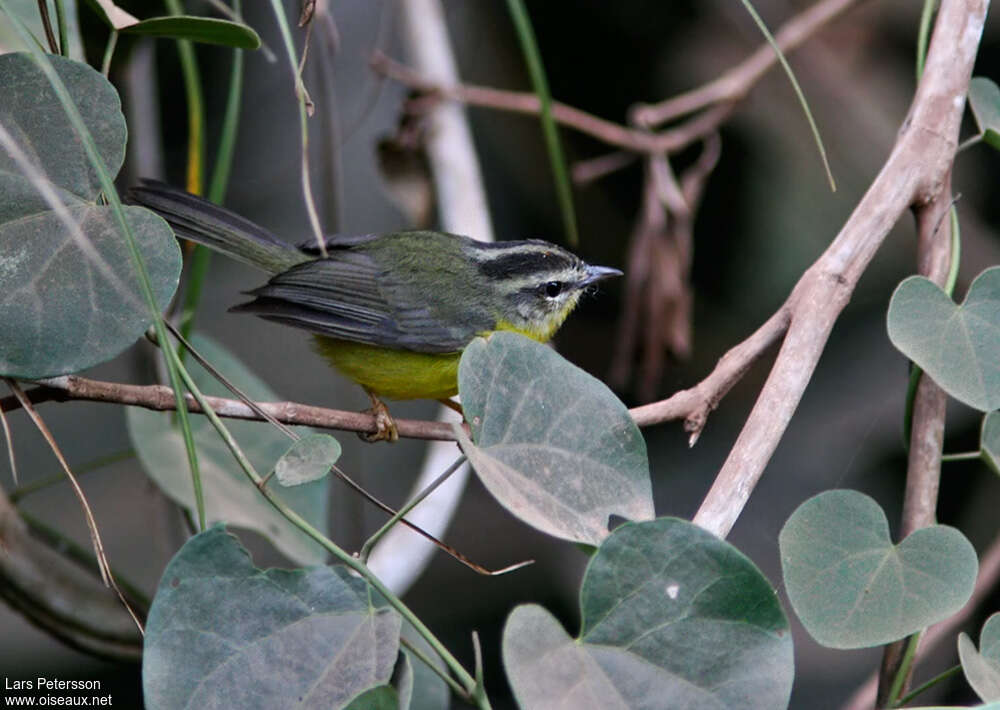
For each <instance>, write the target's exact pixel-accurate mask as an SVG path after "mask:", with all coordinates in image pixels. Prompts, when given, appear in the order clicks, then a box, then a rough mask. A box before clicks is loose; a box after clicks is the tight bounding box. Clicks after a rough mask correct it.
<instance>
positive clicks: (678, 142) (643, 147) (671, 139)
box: [371, 52, 732, 155]
mask: <svg viewBox="0 0 1000 710" xmlns="http://www.w3.org/2000/svg"><path fill="white" fill-rule="evenodd" d="M371 65H372V68H373V69H374V70H375V71H376V72H378V73H379V74H381V75H382V76H385V77H388V78H390V79H392V80H394V81H397V82H399V83H400V84H403V85H404V86H408V87H410V88H411V89H417V90H419V91H423V92H426V93H428V94H433V95H437V96H440V97H443V98H447V99H451V100H453V101H460V102H462V103H464V104H468V105H469V106H479V107H482V108H492V109H499V110H502V111H511V112H513V113H523V114H528V115H537V114H538V113H540V112H541V104H540V103H539V101H538V96H537V95H536V94H533V93H528V92H522V91H506V90H504V89H494V88H490V87H486V86H475V85H471V84H459V83H444V82H440V81H434V80H432V79H430V78H428V77H425V76H424V75H422V74H420V73H419V72H416V71H414V70H413V69H410V68H409V67H407V66H405V65H403V64H400V63H399V62H396V61H394V60H392V59H390V58H389V57H387V56H385V55H384V54H382V53H380V52H376V53H375V55H374V56H373V57H372V60H371ZM731 113H732V107H730V106H725V107H717V108H716V109H714V110H711V111H706V112H705V113H703V114H701V115H700V116H697V117H695V118H694V119H692V120H691V121H689V122H687V123H685V124H682V125H680V126H677V127H675V128H672V129H670V130H666V131H661V132H660V133H651V132H649V131H647V130H645V129H637V128H629V127H627V126H623V125H621V124H618V123H614V122H613V121H608V120H605V119H603V118H599V117H597V116H594V115H593V114H590V113H587V112H586V111H581V110H580V109H578V108H574V107H573V106H569V105H567V104H564V103H561V102H559V101H553V102H552V116H553V118H555V120H556V121H557V122H558V123H561V124H562V125H564V126H567V127H569V128H573V129H575V130H577V131H579V132H580V133H585V134H587V135H589V136H591V137H592V138H596V139H597V140H599V141H601V142H603V143H607V144H608V145H612V146H616V147H618V148H623V149H625V150H627V151H630V152H633V153H643V154H651V155H659V154H664V153H666V154H670V153H676V152H678V151H680V150H683V149H684V148H686V147H688V146H689V145H691V144H692V143H694V142H695V141H698V140H701V139H702V138H704V137H705V136H708V135H710V134H712V133H714V132H715V131H716V129H717V128H718V127H719V124H721V123H722V122H723V121H724V120H725V119H726V118H728V117H729V115H730V114H731Z"/></svg>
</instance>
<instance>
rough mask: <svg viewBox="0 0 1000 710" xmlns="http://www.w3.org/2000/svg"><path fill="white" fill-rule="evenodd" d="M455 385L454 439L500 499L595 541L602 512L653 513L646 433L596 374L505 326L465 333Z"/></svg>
mask: <svg viewBox="0 0 1000 710" xmlns="http://www.w3.org/2000/svg"><path fill="white" fill-rule="evenodd" d="M458 390H459V393H460V394H461V397H462V407H463V409H464V410H465V416H466V419H467V420H468V421H469V422H470V423H471V427H472V436H473V439H474V440H475V444H473V443H472V442H471V441H469V439H468V437H466V436H465V434H464V432H462V431H461V430H459V431H458V435H459V445H460V446H461V447H462V451H463V452H464V453H465V455H466V456H467V457H468V459H469V462H470V463H471V464H472V467H473V468H474V469H475V471H476V474H477V475H478V476H479V478H480V480H482V482H483V484H484V485H485V486H486V487H487V488H488V489H489V491H490V493H492V494H493V495H494V496H495V497H496V499H497V500H498V501H500V503H501V504H502V505H503V506H504V507H505V508H507V510H509V511H511V512H512V513H513V514H514V515H516V516H517V517H519V518H520V519H521V520H523V521H525V522H526V523H528V524H529V525H532V526H534V527H536V528H538V529H539V530H542V531H544V532H547V533H549V534H550V535H554V536H556V537H560V538H563V539H567V540H573V541H578V542H586V543H589V544H592V545H597V544H600V542H601V540H603V539H604V538H605V537H607V535H608V523H609V519H610V516H611V515H619V516H621V517H623V518H626V519H629V520H648V519H650V518H652V517H653V498H652V490H651V487H650V482H649V462H648V460H647V458H646V443H645V441H643V438H642V434H641V433H640V432H639V429H638V427H636V425H635V422H633V421H632V418H631V417H630V416H629V413H628V410H627V409H626V408H625V405H623V404H622V403H621V402H620V401H619V400H618V398H617V397H615V396H614V394H613V393H612V392H611V390H609V389H608V388H607V387H606V386H605V385H604V384H603V383H602V382H600V381H599V380H597V379H595V378H593V377H591V376H590V375H588V374H587V373H586V372H584V371H583V370H581V369H579V368H577V367H575V366H574V365H572V364H570V363H569V362H567V361H566V360H564V359H563V358H562V357H560V356H559V354H558V353H556V352H555V351H554V350H552V349H551V348H549V347H546V346H545V345H542V344H540V343H537V342H535V341H533V340H529V339H528V338H524V337H522V336H520V335H516V334H514V333H504V332H498V333H494V334H493V335H492V336H490V338H489V339H488V340H483V339H477V340H474V341H473V342H472V343H471V344H470V345H469V346H468V347H467V348H466V349H465V352H464V353H463V354H462V360H461V363H460V364H459V370H458Z"/></svg>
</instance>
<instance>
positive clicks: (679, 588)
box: [503, 518, 793, 710]
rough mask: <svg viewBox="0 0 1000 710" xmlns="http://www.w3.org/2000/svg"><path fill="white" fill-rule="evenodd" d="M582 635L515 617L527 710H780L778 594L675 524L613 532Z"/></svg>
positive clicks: (516, 686)
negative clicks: (580, 709)
mask: <svg viewBox="0 0 1000 710" xmlns="http://www.w3.org/2000/svg"><path fill="white" fill-rule="evenodd" d="M580 599H581V614H582V617H583V629H582V632H581V634H580V637H579V638H572V637H570V636H569V635H568V634H567V633H566V632H565V631H564V630H563V627H562V626H561V625H560V623H559V622H558V621H557V620H556V619H555V617H553V616H552V615H551V614H550V613H549V612H548V611H546V610H545V609H544V608H542V607H540V606H537V605H524V606H519V607H517V608H516V609H515V610H514V611H513V613H512V614H511V615H510V617H509V618H508V619H507V624H506V626H505V628H504V635H503V658H504V667H505V668H506V670H507V676H508V678H509V679H510V682H511V686H512V688H513V690H514V695H515V696H516V698H517V701H518V705H519V706H520V707H521V708H522V709H523V710H534V709H536V708H537V709H539V710H548V709H549V708H554V707H564V708H577V707H586V708H591V707H593V708H602V710H604V709H611V708H655V707H664V702H665V699H667V698H669V706H670V708H671V710H687V709H691V710H728V709H729V708H741V710H757V709H760V710H765V709H770V708H784V707H786V706H787V704H788V698H789V694H790V693H791V688H792V676H793V659H792V637H791V633H790V632H789V629H788V621H787V619H786V618H785V615H784V613H783V612H782V610H781V606H780V605H779V604H778V600H777V595H776V594H775V591H774V589H773V588H772V587H771V586H770V584H768V582H767V580H766V579H765V578H764V576H763V575H762V574H761V573H760V571H759V570H758V569H757V568H756V567H755V566H754V565H753V563H752V562H751V561H750V560H748V559H747V558H746V557H745V556H743V555H742V554H741V553H740V552H739V551H738V550H736V548H734V547H733V546H732V545H730V544H728V543H727V542H724V541H723V540H720V539H718V538H716V537H715V536H714V535H712V534H711V533H708V532H706V531H705V530H702V529H701V528H699V527H697V526H695V525H692V524H691V523H689V522H687V521H684V520H678V519H675V518H660V519H658V520H654V521H651V522H644V523H629V524H625V525H622V526H621V527H619V528H617V529H616V530H615V531H614V532H613V533H612V534H611V536H610V537H608V539H607V540H605V541H604V543H603V544H602V545H601V547H600V549H599V550H598V551H597V553H596V555H595V556H594V558H593V559H592V560H591V562H590V564H589V565H588V567H587V572H586V575H585V576H584V580H583V585H582V589H581V592H580Z"/></svg>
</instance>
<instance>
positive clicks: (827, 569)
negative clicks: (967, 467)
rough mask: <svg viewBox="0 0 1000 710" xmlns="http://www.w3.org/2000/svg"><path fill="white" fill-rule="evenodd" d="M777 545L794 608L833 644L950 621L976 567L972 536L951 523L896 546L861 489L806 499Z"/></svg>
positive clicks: (859, 643)
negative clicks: (951, 525)
mask: <svg viewBox="0 0 1000 710" xmlns="http://www.w3.org/2000/svg"><path fill="white" fill-rule="evenodd" d="M778 544H779V546H780V548H781V567H782V572H783V574H784V578H785V588H786V589H787V590H788V598H789V600H790V601H791V603H792V608H794V609H795V613H796V614H798V615H799V619H801V620H802V624H803V625H804V626H805V627H806V630H807V631H808V632H809V633H810V634H811V635H812V637H813V638H814V639H816V640H817V641H818V642H819V643H821V644H823V645H824V646H829V647H831V648H865V647H869V646H879V645H882V644H885V643H889V642H891V641H896V640H898V639H901V638H904V637H906V636H908V635H910V634H912V633H914V632H916V631H919V630H920V629H923V628H925V627H927V626H930V625H931V624H933V623H935V622H938V621H941V620H942V619H945V618H947V617H948V616H950V615H951V614H953V613H954V612H956V611H958V610H959V609H961V608H962V606H963V605H964V604H965V602H966V601H968V599H969V596H970V595H971V594H972V588H973V585H974V584H975V581H976V572H977V568H978V564H977V561H976V551H975V550H974V549H973V547H972V545H971V544H970V543H969V541H968V540H966V539H965V536H963V535H962V533H960V532H959V531H958V530H956V529H954V528H950V527H947V526H945V525H933V526H931V527H927V528H922V529H920V530H917V531H916V532H914V533H913V534H911V535H910V536H909V537H907V538H906V539H905V540H903V542H901V543H900V544H899V545H893V544H892V541H891V540H890V539H889V524H888V522H887V521H886V519H885V513H883V512H882V509H881V508H880V507H879V505H878V503H876V502H875V501H874V500H872V499H871V498H869V497H868V496H866V495H864V494H863V493H858V492H857V491H844V490H836V491H826V492H824V493H820V494H819V495H817V496H815V497H813V498H810V499H809V500H807V501H806V502H805V503H803V504H802V505H800V506H799V507H798V509H797V510H796V511H795V512H794V513H792V515H791V517H790V518H789V519H788V521H787V522H786V523H785V526H784V527H783V528H782V530H781V535H780V536H779V537H778Z"/></svg>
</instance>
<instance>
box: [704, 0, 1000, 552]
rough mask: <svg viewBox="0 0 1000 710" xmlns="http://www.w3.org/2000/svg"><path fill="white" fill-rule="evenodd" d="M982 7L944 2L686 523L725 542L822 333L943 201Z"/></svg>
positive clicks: (798, 394) (804, 381)
mask: <svg viewBox="0 0 1000 710" xmlns="http://www.w3.org/2000/svg"><path fill="white" fill-rule="evenodd" d="M985 17H986V3H985V1H984V0H944V1H943V2H942V3H941V8H940V10H939V11H938V18H937V23H936V28H935V33H934V38H933V39H932V41H931V46H930V51H929V53H928V59H927V67H926V69H925V71H924V74H923V77H922V79H921V81H920V84H919V86H918V88H917V93H916V96H915V97H914V100H913V104H912V105H911V107H910V112H909V115H908V116H907V118H906V120H905V121H904V122H903V125H902V127H901V129H900V133H899V137H898V138H897V141H896V144H895V146H894V147H893V150H892V153H891V154H890V156H889V159H888V160H887V161H886V163H885V165H884V166H883V168H882V170H881V172H880V173H879V175H878V176H877V177H876V178H875V181H874V182H873V183H872V185H871V187H870V188H869V189H868V191H867V192H866V193H865V195H864V197H863V198H862V199H861V202H860V203H859V204H858V206H857V207H856V208H855V210H854V212H853V213H852V214H851V216H850V218H848V220H847V222H846V223H845V225H844V227H843V228H842V229H841V231H840V233H839V234H838V235H837V237H836V239H834V241H833V243H832V244H831V245H830V247H829V248H828V249H827V250H826V251H825V252H824V253H823V255H822V256H821V257H820V258H819V259H818V260H817V261H816V263H815V264H813V265H812V266H811V267H810V268H809V270H808V271H806V273H805V274H804V275H803V276H802V278H801V279H800V280H799V282H798V283H797V284H796V286H795V288H794V289H793V291H792V294H791V296H790V297H789V299H788V301H787V302H786V304H785V306H784V307H783V308H787V309H789V313H790V318H791V320H790V323H789V326H788V333H787V335H786V336H785V339H784V342H783V343H782V347H781V351H780V352H779V354H778V357H777V359H776V361H775V363H774V367H773V368H772V370H771V374H770V375H769V377H768V379H767V382H766V383H765V385H764V388H763V389H762V390H761V393H760V396H759V397H758V399H757V402H756V404H755V405H754V408H753V411H752V412H751V413H750V417H749V418H748V419H747V422H746V424H745V425H744V427H743V431H742V432H741V433H740V436H739V438H738V439H737V441H736V444H735V445H734V446H733V449H732V451H731V452H730V454H729V457H728V458H727V459H726V462H725V463H724V464H723V467H722V470H721V471H720V472H719V475H718V477H717V478H716V480H715V483H714V484H713V486H712V488H711V490H710V491H709V493H708V495H707V496H706V498H705V500H704V502H703V503H702V506H701V508H700V509H699V511H698V513H697V514H696V515H695V518H694V522H695V523H697V524H699V525H701V526H702V527H704V528H706V529H707V530H710V531H712V532H714V533H715V534H717V535H719V536H720V537H725V536H726V535H727V534H728V533H729V531H730V529H732V526H733V524H734V523H735V522H736V519H737V518H738V517H739V514H740V512H741V511H742V510H743V507H744V506H745V505H746V502H747V500H748V499H749V497H750V493H751V492H752V491H753V489H754V487H755V486H756V484H757V482H758V481H759V480H760V476H761V475H762V474H763V471H764V467H765V466H766V465H767V462H768V461H769V460H770V458H771V455H772V454H773V452H774V450H775V448H776V447H777V445H778V441H780V439H781V436H782V435H783V434H784V431H785V429H786V428H787V427H788V423H789V421H790V420H791V417H792V414H793V413H794V412H795V409H796V408H797V406H798V403H799V400H800V399H801V398H802V394H803V392H804V391H805V388H806V385H808V383H809V380H810V379H811V377H812V373H813V370H814V369H815V367H816V363H817V362H818V361H819V357H820V355H821V354H822V352H823V349H824V347H825V345H826V341H827V339H828V337H829V335H830V330H831V329H832V328H833V324H834V323H835V322H836V319H837V317H838V316H839V314H840V312H841V310H843V308H844V306H846V305H847V302H848V300H849V299H850V296H851V293H852V292H853V291H854V287H855V285H856V284H857V282H858V279H859V278H860V277H861V275H862V273H864V271H865V269H866V268H867V266H868V264H869V263H870V261H871V259H872V257H873V256H874V255H875V252H876V251H877V249H878V247H879V246H880V245H881V244H882V241H883V240H884V239H885V236H886V235H887V234H888V232H889V229H890V228H891V227H892V226H893V225H894V224H895V223H896V222H897V221H898V219H899V217H900V216H901V215H902V213H903V212H904V211H905V210H906V209H907V208H909V207H910V206H922V205H928V204H930V203H932V202H935V201H939V200H941V199H945V200H947V197H948V195H947V193H946V192H945V188H946V184H947V179H948V175H949V174H950V170H951V164H952V162H953V160H954V156H955V149H956V147H957V144H958V129H959V125H960V123H961V119H962V113H963V110H964V106H965V94H966V92H967V89H968V83H969V77H970V76H971V72H972V64H973V61H974V60H975V57H976V52H977V49H978V46H979V39H980V36H981V34H982V27H983V22H984V21H985Z"/></svg>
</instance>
